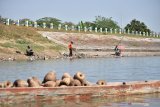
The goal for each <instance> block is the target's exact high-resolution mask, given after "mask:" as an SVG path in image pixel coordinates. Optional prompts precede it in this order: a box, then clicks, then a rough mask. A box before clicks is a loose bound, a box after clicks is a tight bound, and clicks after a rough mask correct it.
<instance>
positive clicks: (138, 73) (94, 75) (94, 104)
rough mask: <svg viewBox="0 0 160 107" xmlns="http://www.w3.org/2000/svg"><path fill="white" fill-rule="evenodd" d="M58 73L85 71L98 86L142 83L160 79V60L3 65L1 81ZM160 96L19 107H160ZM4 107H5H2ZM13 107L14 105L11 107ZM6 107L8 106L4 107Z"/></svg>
mask: <svg viewBox="0 0 160 107" xmlns="http://www.w3.org/2000/svg"><path fill="white" fill-rule="evenodd" d="M50 70H55V71H56V73H57V78H61V75H62V74H63V73H64V72H69V73H70V74H71V75H74V74H75V73H76V71H83V72H84V73H85V74H86V78H87V80H88V81H90V82H93V83H95V82H96V81H97V80H99V79H105V80H106V81H110V82H112V81H113V82H114V81H138V80H156V79H160V57H128V58H125V57H122V58H86V59H73V60H70V59H58V60H47V61H21V62H0V81H4V80H10V81H14V80H15V79H27V78H28V77H31V76H37V77H38V78H40V79H41V80H42V79H43V77H44V75H45V74H46V73H47V72H48V71H50ZM159 102H160V95H159V94H150V95H143V96H133V97H132V96H130V97H120V98H111V99H110V98H94V99H91V100H88V101H80V100H75V101H63V100H62V101H44V102H32V103H25V104H20V105H16V106H19V107H21V106H22V107H26V106H29V107H30V106H31V107H34V106H36V107H37V106H38V107H51V106H53V105H54V107H56V106H57V107H59V106H62V107H63V106H65V105H66V106H74V107H81V106H83V107H108V106H109V107H110V106H113V107H143V106H150V107H160V103H159ZM0 106H1V105H0ZM7 106H13V105H7ZM4 107H6V105H5V106H4Z"/></svg>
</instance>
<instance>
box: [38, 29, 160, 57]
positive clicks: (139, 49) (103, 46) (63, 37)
mask: <svg viewBox="0 0 160 107" xmlns="http://www.w3.org/2000/svg"><path fill="white" fill-rule="evenodd" d="M39 33H40V34H41V35H42V36H44V37H47V38H48V39H50V40H52V41H54V42H56V43H58V44H61V45H64V46H66V47H67V45H68V43H69V42H70V41H73V42H74V48H76V51H74V53H75V54H80V55H83V56H85V57H114V50H113V49H114V47H115V45H117V44H120V45H123V46H124V47H125V50H124V51H123V53H122V54H123V56H160V39H156V38H142V37H141V38H140V37H128V36H116V35H115V36H114V35H112V36H111V35H98V34H97V35H95V34H84V33H65V32H43V31H40V32H39ZM62 53H68V52H65V51H64V52H62Z"/></svg>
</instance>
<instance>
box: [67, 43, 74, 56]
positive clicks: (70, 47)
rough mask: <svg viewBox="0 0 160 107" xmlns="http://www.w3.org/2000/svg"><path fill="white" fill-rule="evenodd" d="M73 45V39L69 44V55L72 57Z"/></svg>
mask: <svg viewBox="0 0 160 107" xmlns="http://www.w3.org/2000/svg"><path fill="white" fill-rule="evenodd" d="M72 45H73V42H72V41H71V42H70V43H69V45H68V49H69V57H72V55H73V54H72V50H73V47H72Z"/></svg>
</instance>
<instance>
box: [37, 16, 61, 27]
mask: <svg viewBox="0 0 160 107" xmlns="http://www.w3.org/2000/svg"><path fill="white" fill-rule="evenodd" d="M36 21H37V24H38V25H39V26H41V27H42V26H43V23H46V26H47V27H50V23H53V26H54V27H58V25H59V24H61V20H59V19H57V18H52V17H44V18H41V19H38V20H36Z"/></svg>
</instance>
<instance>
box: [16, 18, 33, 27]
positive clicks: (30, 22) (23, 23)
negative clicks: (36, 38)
mask: <svg viewBox="0 0 160 107" xmlns="http://www.w3.org/2000/svg"><path fill="white" fill-rule="evenodd" d="M26 21H28V25H29V26H32V25H33V23H34V22H33V21H32V20H31V19H28V18H24V19H20V20H19V24H20V25H25V23H26Z"/></svg>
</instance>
